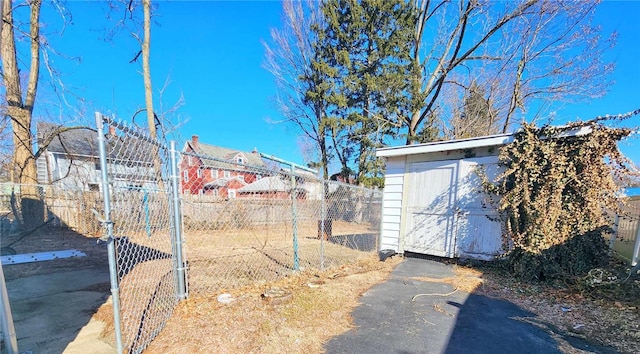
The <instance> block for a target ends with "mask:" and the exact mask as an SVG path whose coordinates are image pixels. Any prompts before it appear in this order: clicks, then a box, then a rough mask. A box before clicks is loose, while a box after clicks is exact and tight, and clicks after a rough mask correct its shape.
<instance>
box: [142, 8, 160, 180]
mask: <svg viewBox="0 0 640 354" xmlns="http://www.w3.org/2000/svg"><path fill="white" fill-rule="evenodd" d="M142 12H143V31H144V35H143V39H142V45H141V46H142V76H143V78H144V101H145V107H146V109H147V125H148V126H149V135H150V136H151V138H153V139H156V140H157V139H158V130H157V128H156V123H157V124H160V122H159V121H158V122H156V115H155V111H154V110H153V85H152V84H151V67H150V65H149V52H150V49H151V0H142ZM153 155H154V156H153V165H154V172H155V175H156V181H157V183H158V186H159V187H160V189H164V183H163V181H162V161H161V159H160V151H159V148H158V147H157V146H154V148H153Z"/></svg>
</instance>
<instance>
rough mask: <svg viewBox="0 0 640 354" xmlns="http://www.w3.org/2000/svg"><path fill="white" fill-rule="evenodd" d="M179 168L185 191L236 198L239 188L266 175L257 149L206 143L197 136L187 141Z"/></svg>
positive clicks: (264, 166) (183, 190)
mask: <svg viewBox="0 0 640 354" xmlns="http://www.w3.org/2000/svg"><path fill="white" fill-rule="evenodd" d="M179 168H180V177H181V178H180V181H181V182H180V185H181V187H182V193H184V194H206V195H214V196H218V197H220V198H235V197H236V191H237V190H238V189H240V188H242V187H244V186H246V185H248V184H251V183H253V182H255V181H256V180H259V179H261V178H262V177H263V173H264V171H265V170H264V169H265V168H266V165H265V163H264V161H262V158H261V157H260V154H259V153H258V152H257V151H254V152H244V151H239V150H233V149H228V148H224V147H220V146H213V145H208V144H202V143H200V141H199V139H198V136H197V135H194V136H192V137H191V141H187V142H186V143H185V146H184V149H183V155H182V161H180V167H179Z"/></svg>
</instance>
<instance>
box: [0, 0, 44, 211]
mask: <svg viewBox="0 0 640 354" xmlns="http://www.w3.org/2000/svg"><path fill="white" fill-rule="evenodd" d="M41 5H42V1H41V0H33V1H31V2H30V3H29V4H28V6H29V34H28V39H29V54H30V62H29V69H28V70H29V71H28V79H27V84H26V90H23V87H22V85H21V82H20V69H19V67H18V57H17V51H16V34H15V30H16V26H15V24H14V16H13V11H14V8H13V1H11V0H4V2H3V3H2V35H1V37H2V45H1V46H0V57H1V58H2V79H3V83H4V87H5V99H6V103H7V105H6V115H7V116H8V117H9V119H10V120H11V129H12V132H13V159H12V160H13V161H12V166H13V170H12V176H13V177H14V178H15V179H16V180H17V181H18V182H20V183H22V184H24V186H22V189H21V193H22V218H23V221H24V220H26V219H29V220H33V221H34V223H37V222H38V220H41V219H42V218H43V217H44V214H43V210H42V203H41V202H40V201H39V196H38V193H37V190H36V187H35V184H36V183H37V174H36V163H35V158H34V155H33V152H32V146H33V138H32V135H31V124H32V114H33V107H34V104H35V101H36V93H37V89H38V79H39V73H40V8H41Z"/></svg>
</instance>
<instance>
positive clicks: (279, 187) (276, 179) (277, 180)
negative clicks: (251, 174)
mask: <svg viewBox="0 0 640 354" xmlns="http://www.w3.org/2000/svg"><path fill="white" fill-rule="evenodd" d="M290 189H291V187H290V184H289V183H287V182H285V181H284V180H283V179H282V178H281V177H280V176H271V177H264V178H260V179H259V180H257V181H255V182H253V183H251V184H248V185H246V186H244V187H242V188H240V189H238V192H241V193H257V192H288V191H289V190H290Z"/></svg>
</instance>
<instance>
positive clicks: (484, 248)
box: [456, 157, 502, 259]
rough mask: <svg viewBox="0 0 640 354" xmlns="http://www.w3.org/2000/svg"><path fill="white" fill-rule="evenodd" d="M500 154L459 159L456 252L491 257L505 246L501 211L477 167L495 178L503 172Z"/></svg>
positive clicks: (461, 255) (472, 256)
mask: <svg viewBox="0 0 640 354" xmlns="http://www.w3.org/2000/svg"><path fill="white" fill-rule="evenodd" d="M497 162H498V161H497V158H496V157H484V158H472V159H464V160H460V161H459V165H458V176H459V178H458V186H457V196H456V197H457V198H456V206H457V208H456V209H457V211H458V215H457V218H456V234H457V235H456V256H457V257H469V258H474V259H491V258H493V257H494V256H495V255H497V254H499V253H500V250H501V247H502V238H501V234H502V232H501V224H500V222H499V221H498V213H497V211H496V209H495V208H494V206H493V205H491V204H490V203H489V200H488V197H487V196H486V194H485V193H484V192H483V191H482V182H481V180H480V178H479V176H478V173H477V172H476V170H477V169H478V168H479V167H481V168H482V169H483V171H484V174H486V176H487V177H488V178H489V179H490V180H494V179H495V178H496V177H497V176H498V173H499V170H498V165H497Z"/></svg>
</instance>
